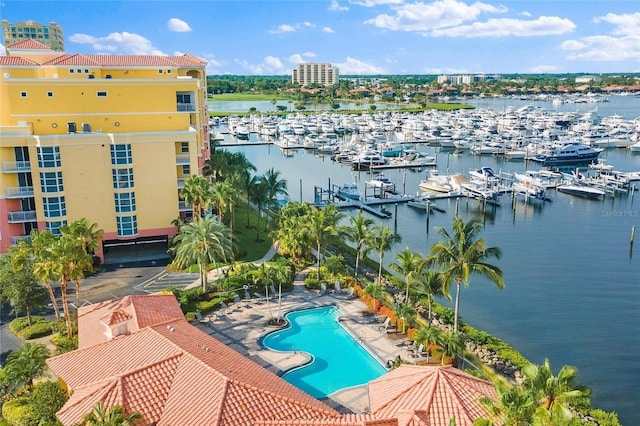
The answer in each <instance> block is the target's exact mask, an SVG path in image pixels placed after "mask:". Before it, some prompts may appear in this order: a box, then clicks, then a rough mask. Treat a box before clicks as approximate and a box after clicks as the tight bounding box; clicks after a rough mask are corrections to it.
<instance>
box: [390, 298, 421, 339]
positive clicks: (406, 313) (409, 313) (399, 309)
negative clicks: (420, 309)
mask: <svg viewBox="0 0 640 426" xmlns="http://www.w3.org/2000/svg"><path fill="white" fill-rule="evenodd" d="M393 313H394V315H395V316H396V318H398V319H399V320H402V329H401V330H400V333H402V334H404V332H405V329H406V327H407V324H408V323H410V322H411V320H412V319H413V317H415V315H416V310H415V308H414V307H413V306H411V305H408V304H406V303H399V304H397V305H396V306H395V308H394V310H393Z"/></svg>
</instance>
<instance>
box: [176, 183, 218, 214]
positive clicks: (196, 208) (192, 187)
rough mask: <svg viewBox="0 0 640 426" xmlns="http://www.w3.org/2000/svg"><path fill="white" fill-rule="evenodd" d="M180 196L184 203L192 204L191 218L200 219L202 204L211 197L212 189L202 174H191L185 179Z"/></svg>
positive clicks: (206, 202) (209, 200)
mask: <svg viewBox="0 0 640 426" xmlns="http://www.w3.org/2000/svg"><path fill="white" fill-rule="evenodd" d="M180 197H182V199H183V200H184V202H185V204H187V205H188V206H192V209H193V220H195V221H197V220H200V218H201V217H202V209H203V208H204V205H206V204H208V203H210V202H211V200H212V199H213V189H212V187H211V184H210V183H209V182H208V181H207V179H205V178H204V177H203V176H198V175H193V176H190V177H189V178H187V179H185V181H184V184H183V187H182V189H181V190H180Z"/></svg>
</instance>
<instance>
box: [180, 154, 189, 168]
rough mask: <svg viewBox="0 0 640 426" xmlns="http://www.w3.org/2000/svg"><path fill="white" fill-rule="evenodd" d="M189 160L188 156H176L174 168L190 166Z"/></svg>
mask: <svg viewBox="0 0 640 426" xmlns="http://www.w3.org/2000/svg"><path fill="white" fill-rule="evenodd" d="M189 158H190V157H189V154H178V155H176V166H188V165H189V164H191V162H190V161H189Z"/></svg>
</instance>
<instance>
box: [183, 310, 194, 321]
mask: <svg viewBox="0 0 640 426" xmlns="http://www.w3.org/2000/svg"><path fill="white" fill-rule="evenodd" d="M184 317H185V318H186V319H187V321H189V322H193V321H195V320H196V313H195V312H187V313H186V314H185V316H184Z"/></svg>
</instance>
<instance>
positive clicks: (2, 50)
mask: <svg viewBox="0 0 640 426" xmlns="http://www.w3.org/2000/svg"><path fill="white" fill-rule="evenodd" d="M0 56H7V51H6V50H5V48H4V44H2V43H0Z"/></svg>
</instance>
